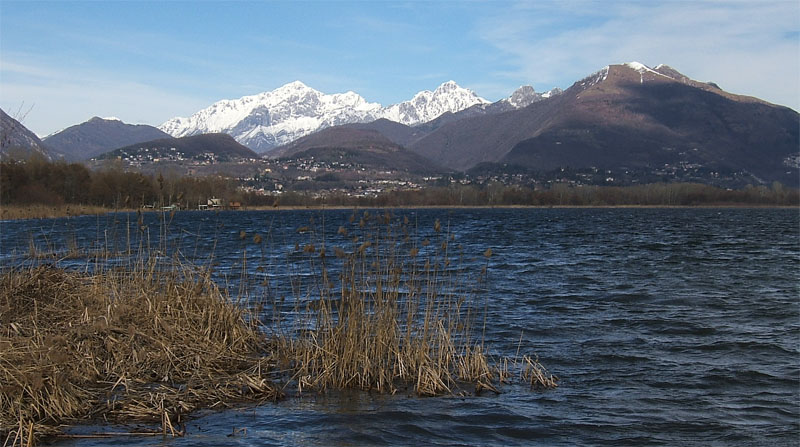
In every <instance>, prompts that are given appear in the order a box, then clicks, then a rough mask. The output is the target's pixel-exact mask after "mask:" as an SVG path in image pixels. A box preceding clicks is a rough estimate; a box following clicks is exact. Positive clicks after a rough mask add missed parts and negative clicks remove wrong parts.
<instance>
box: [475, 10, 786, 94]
mask: <svg viewBox="0 0 800 447" xmlns="http://www.w3.org/2000/svg"><path fill="white" fill-rule="evenodd" d="M798 24H800V4H798V3H797V2H795V1H777V2H752V3H750V2H748V3H744V2H677V1H675V2H659V3H656V2H603V3H597V2H568V3H559V4H555V3H550V2H546V3H544V4H542V3H537V4H534V5H531V4H530V3H522V4H519V5H518V7H517V8H513V10H512V11H511V12H505V13H499V14H497V15H495V16H493V17H490V18H488V19H486V20H484V21H482V22H481V24H480V26H479V33H480V35H481V37H482V38H483V39H485V40H486V41H487V42H490V43H491V44H492V45H494V46H495V47H496V48H497V49H498V50H500V51H502V52H503V53H504V54H506V55H507V56H508V57H510V58H511V60H512V61H513V62H512V64H513V68H512V69H511V70H505V71H497V72H496V73H494V74H495V76H498V77H501V78H503V77H505V78H508V79H514V80H517V81H523V82H524V80H527V81H528V82H536V83H539V84H546V85H558V84H559V83H561V84H563V82H564V80H565V79H569V80H572V81H574V80H577V79H579V78H580V77H582V76H584V75H586V74H589V73H590V72H592V71H594V70H597V69H599V68H601V67H603V66H605V65H607V64H609V63H618V62H626V61H631V60H638V61H640V62H643V63H645V64H650V65H655V64H659V63H665V64H669V65H671V66H673V67H675V68H677V69H679V70H681V71H683V72H684V73H685V74H687V75H688V76H691V77H694V78H698V79H700V80H713V81H715V82H717V83H719V84H720V85H721V86H722V87H723V88H725V89H727V90H729V91H731V92H734V93H741V94H750V95H755V96H759V97H762V98H765V99H767V100H770V101H773V102H777V103H781V104H785V105H788V106H790V107H794V108H795V109H797V108H798V106H800V97H799V94H798V92H800V42H798V39H797V37H796V35H797V34H796V33H797V31H798ZM559 86H562V87H564V86H566V85H559Z"/></svg>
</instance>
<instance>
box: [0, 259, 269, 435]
mask: <svg viewBox="0 0 800 447" xmlns="http://www.w3.org/2000/svg"><path fill="white" fill-rule="evenodd" d="M264 343H265V339H264V337H263V335H262V333H261V332H259V330H258V329H257V327H256V325H255V323H253V322H252V319H250V318H249V317H248V315H246V314H245V312H244V311H243V310H242V309H241V308H240V307H238V306H236V305H234V304H233V303H232V302H231V301H230V299H229V298H228V297H227V296H225V295H224V294H223V293H222V292H221V291H220V290H219V289H218V288H217V287H216V286H215V285H214V284H213V283H212V282H211V281H210V280H208V278H207V277H206V276H203V275H200V274H197V273H195V272H192V271H191V270H188V269H186V268H183V267H181V266H177V265H176V266H173V268H172V269H168V270H166V271H165V270H162V269H156V268H155V266H154V265H150V266H149V267H141V268H138V269H135V270H134V271H128V270H123V271H105V272H101V273H98V274H95V275H91V276H88V275H81V274H78V273H71V272H67V271H64V270H62V269H58V268H54V267H48V266H40V267H35V268H28V269H22V270H14V271H10V272H6V273H5V274H3V275H2V277H0V387H2V392H0V439H4V440H5V441H4V445H6V444H7V445H26V443H28V442H32V439H33V437H34V436H38V435H47V434H54V433H57V432H58V426H59V425H61V424H64V423H71V422H76V421H79V420H87V419H92V418H99V417H102V418H103V419H106V420H125V421H130V420H141V421H158V422H160V423H161V425H162V430H163V432H164V433H165V434H172V435H176V434H179V433H180V430H179V428H178V427H179V426H180V423H181V415H183V414H186V413H188V412H190V411H192V410H194V409H197V408H201V407H218V406H226V405H229V404H230V403H233V402H236V401H241V400H251V401H252V400H256V401H261V400H272V399H276V398H277V397H279V394H280V393H279V390H278V389H277V388H275V387H274V386H272V384H271V382H270V381H269V380H268V378H267V373H268V371H269V370H270V368H271V360H270V358H269V357H265V356H264V354H263V353H264V352H266V351H265V344H264Z"/></svg>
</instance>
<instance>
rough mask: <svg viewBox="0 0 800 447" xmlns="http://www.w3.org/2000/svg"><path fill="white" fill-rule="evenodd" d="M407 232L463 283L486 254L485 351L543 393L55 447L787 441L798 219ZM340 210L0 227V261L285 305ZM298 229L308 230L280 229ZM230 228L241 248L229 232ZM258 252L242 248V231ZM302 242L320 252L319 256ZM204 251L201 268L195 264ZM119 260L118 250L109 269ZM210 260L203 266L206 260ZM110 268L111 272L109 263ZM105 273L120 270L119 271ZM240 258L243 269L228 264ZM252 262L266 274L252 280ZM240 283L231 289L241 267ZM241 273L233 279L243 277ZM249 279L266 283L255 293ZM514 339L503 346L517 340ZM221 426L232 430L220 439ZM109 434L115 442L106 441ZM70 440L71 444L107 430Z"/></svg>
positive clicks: (744, 212) (642, 215)
mask: <svg viewBox="0 0 800 447" xmlns="http://www.w3.org/2000/svg"><path fill="white" fill-rule="evenodd" d="M394 214H395V215H396V216H398V217H399V218H402V217H403V216H407V217H409V219H410V221H411V222H412V225H414V226H416V228H417V230H416V231H417V237H419V238H433V237H435V235H434V232H433V226H434V222H435V220H436V219H439V220H440V221H441V224H442V227H443V231H444V232H445V233H446V234H448V235H452V237H453V240H454V241H455V243H456V244H457V245H458V246H459V249H460V251H461V252H462V253H463V255H462V256H461V259H462V262H461V263H460V264H459V265H460V266H461V267H462V268H463V270H464V272H466V274H467V275H469V272H470V271H474V272H475V273H476V274H477V273H478V271H479V270H480V269H481V268H482V266H484V265H486V263H487V261H486V259H485V258H484V257H483V253H484V251H485V250H486V249H487V248H491V249H492V252H493V254H492V257H491V258H490V259H489V260H488V283H487V284H486V290H485V291H484V293H485V294H486V298H488V316H487V320H486V321H487V328H486V340H487V344H488V345H489V346H490V347H491V349H492V353H493V354H495V355H496V356H497V357H502V356H512V357H513V356H514V355H515V353H516V352H517V350H518V348H520V347H521V349H522V351H524V352H525V353H529V354H536V355H538V357H539V360H540V361H541V363H542V364H543V365H544V366H545V367H547V369H548V370H549V371H550V372H551V373H553V374H555V375H557V376H558V377H559V378H560V382H559V387H558V388H556V389H553V390H545V391H535V390H530V389H529V388H528V387H527V386H525V385H524V384H518V383H511V384H507V385H503V386H502V388H501V391H502V393H501V394H499V395H495V394H493V393H488V394H482V395H480V396H467V397H464V396H458V397H456V396H452V397H448V396H445V397H434V398H421V397H415V396H409V395H408V394H407V393H406V394H403V393H398V394H397V395H394V396H390V395H381V394H376V393H368V392H353V391H342V392H330V393H327V394H323V395H315V394H303V395H302V396H293V397H289V398H287V399H285V400H283V401H281V402H278V403H275V404H265V405H261V406H248V407H244V408H237V409H231V410H226V411H220V412H204V413H201V414H198V415H196V417H194V418H192V419H191V420H190V421H189V423H188V424H187V435H186V436H185V437H183V438H175V439H172V438H166V439H161V438H155V439H154V438H137V437H117V438H111V439H93V440H85V439H83V440H74V441H62V442H59V443H58V444H59V445H90V446H106V445H108V446H112V445H113V446H121V445H170V446H183V445H192V446H194V445H201V446H213V445H242V446H262V445H263V446H267V445H269V446H293V445H325V446H328V445H341V446H347V445H498V446H499V445H503V446H506V445H563V446H568V445H637V446H645V445H670V446H671V445H697V446H713V445H737V446H746V445H753V446H756V445H774V446H781V445H797V443H798V439H800V213H798V211H797V210H796V209H739V208H735V209H716V208H710V209H643V208H630V209H627V208H619V209H456V210H448V209H424V210H397V211H394ZM350 215H351V211H347V210H325V211H322V210H304V211H247V212H244V211H240V212H190V211H182V212H177V213H176V214H175V215H174V216H173V217H172V218H171V219H170V218H169V216H164V217H166V219H167V220H170V222H169V225H168V227H167V226H166V225H160V224H159V214H158V213H145V214H144V216H143V221H142V223H143V224H144V225H145V226H146V227H147V228H146V230H145V231H144V232H143V231H140V230H139V226H138V223H137V222H136V219H137V217H136V215H135V214H117V215H107V216H83V217H74V218H68V219H67V218H65V219H52V220H20V221H3V222H1V223H0V259H2V263H3V266H4V267H7V266H10V265H14V264H19V263H23V262H26V261H25V254H27V253H28V252H29V247H30V243H31V241H33V243H34V244H35V245H36V247H37V250H38V251H41V252H45V251H55V252H58V253H59V254H63V255H64V256H63V257H64V258H65V259H63V260H61V261H59V262H60V264H61V265H64V266H67V267H70V268H86V266H87V265H89V264H90V263H87V261H86V260H85V259H80V258H77V259H69V257H68V256H66V255H67V254H68V253H69V251H68V248H69V247H101V246H102V247H111V248H114V249H117V251H120V252H121V251H123V250H124V248H125V247H126V246H133V247H137V246H138V245H139V244H140V243H141V244H142V245H149V246H150V247H151V248H152V247H161V248H163V251H164V252H166V254H168V253H169V252H170V251H172V252H174V251H175V250H180V252H181V253H182V255H183V256H184V257H185V258H186V259H189V260H190V261H192V262H197V263H200V264H204V263H208V262H213V263H215V271H216V275H217V280H218V281H219V282H220V283H221V284H225V285H226V286H227V287H229V288H230V289H231V290H232V292H233V293H236V292H237V290H241V289H242V287H243V286H245V284H242V281H244V282H246V283H247V284H246V287H247V289H248V290H249V291H250V293H252V294H255V295H258V294H291V293H292V289H291V286H290V285H289V283H290V282H291V280H292V278H302V277H303V276H304V275H306V274H307V273H304V271H303V267H302V266H303V258H302V256H299V255H298V254H297V250H296V249H295V248H296V246H300V245H302V244H303V243H305V242H306V241H308V240H309V238H314V239H315V240H316V241H325V242H326V243H330V244H334V243H335V242H336V240H337V239H336V237H337V229H338V228H339V226H340V225H343V224H345V223H346V222H347V221H348V218H349V217H350ZM303 226H307V227H309V229H310V231H311V234H309V233H304V232H303V233H298V232H297V229H298V228H300V227H303ZM242 231H244V232H245V233H246V236H245V239H244V240H243V239H240V233H241V232H242ZM255 234H259V235H261V236H262V237H263V239H264V242H263V243H262V244H261V245H260V248H256V247H255V245H254V244H252V242H248V241H252V239H251V238H252V236H253V235H255ZM317 243H319V242H317ZM212 253H213V256H212ZM122 258H124V256H122V255H120V259H122ZM212 258H213V261H209V259H212ZM111 261H112V262H114V260H113V259H112V260H111ZM120 262H122V261H120ZM243 262H244V264H243ZM264 265H267V266H269V268H267V269H260V270H259V269H257V267H259V266H264ZM243 270H244V271H246V272H247V275H246V276H245V275H242V274H241V272H242V271H243ZM243 278H244V279H243ZM264 278H269V279H270V283H271V284H272V285H271V286H270V287H271V288H270V289H269V290H266V291H258V287H259V284H260V283H261V280H262V279H264ZM520 340H521V341H520ZM245 428H246V432H245V431H244V430H238V431H237V433H236V434H235V436H233V432H234V430H235V429H245ZM122 429H124V428H122ZM122 429H121V428H119V427H77V428H75V429H74V430H73V432H76V433H83V432H94V431H101V430H122Z"/></svg>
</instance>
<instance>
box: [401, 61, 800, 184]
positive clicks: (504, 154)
mask: <svg viewBox="0 0 800 447" xmlns="http://www.w3.org/2000/svg"><path fill="white" fill-rule="evenodd" d="M798 129H800V117H799V116H798V114H797V112H795V111H793V110H791V109H788V108H786V107H780V106H775V105H772V104H768V103H766V102H764V101H761V100H758V99H756V98H751V97H746V96H739V95H733V94H730V93H727V92H724V91H722V90H720V89H719V88H718V87H717V86H716V85H714V84H711V83H700V82H697V81H693V80H691V79H689V78H687V77H685V76H683V75H680V73H678V72H677V71H675V70H674V69H671V68H669V67H666V66H659V67H657V68H656V69H650V68H647V67H645V66H643V65H641V64H635V63H633V64H624V65H612V66H610V67H607V68H606V69H604V70H601V71H600V72H598V73H595V74H593V75H591V76H589V77H587V78H585V79H582V80H581V81H578V82H576V83H575V84H574V85H573V86H572V87H570V88H569V89H567V90H566V91H565V92H564V93H563V94H561V95H558V96H554V97H551V98H549V99H546V100H543V101H539V102H536V103H534V104H531V105H530V106H528V107H526V108H524V109H521V110H516V111H510V112H506V113H502V114H498V115H489V116H481V117H475V118H469V119H465V120H461V121H458V122H455V123H450V124H447V125H444V126H442V127H441V128H440V129H438V130H436V131H435V132H433V133H431V134H430V135H428V136H427V137H425V138H423V139H422V140H420V141H419V142H417V143H415V144H414V145H412V146H411V149H412V150H414V151H416V152H418V153H420V154H422V155H424V156H427V157H429V158H431V159H433V160H434V161H438V162H439V163H440V164H442V165H444V166H448V167H452V168H455V169H460V170H464V169H469V168H470V167H472V166H475V165H476V164H478V163H481V162H494V163H509V164H517V165H521V166H525V167H528V168H531V169H536V170H551V169H555V168H558V167H567V166H569V167H573V168H584V167H592V166H595V167H606V168H612V167H614V168H619V167H650V168H657V167H662V166H664V165H665V164H681V163H682V164H687V163H689V164H696V165H702V166H703V167H707V168H718V169H730V170H745V171H747V172H750V173H752V174H753V175H755V176H756V177H757V178H759V179H761V180H763V181H766V182H769V181H774V180H779V181H782V182H787V183H791V182H792V181H793V180H794V183H796V179H797V176H798V171H797V168H796V167H793V166H792V163H791V162H787V160H789V161H790V160H792V159H793V157H796V155H797V154H798V148H799V147H800V140H799V139H798V137H799V136H798Z"/></svg>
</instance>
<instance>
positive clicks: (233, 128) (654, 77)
mask: <svg viewBox="0 0 800 447" xmlns="http://www.w3.org/2000/svg"><path fill="white" fill-rule="evenodd" d="M2 118H3V149H4V150H5V149H6V148H7V147H8V146H9V145H16V146H26V145H27V146H30V147H31V148H33V150H36V151H38V152H41V153H44V154H50V153H51V150H53V149H56V150H57V151H58V153H57V154H56V155H55V157H56V158H57V157H65V158H68V159H85V158H87V157H89V156H91V154H96V153H97V152H101V151H109V150H111V149H114V148H118V147H120V146H126V147H124V149H125V151H126V152H125V153H126V154H128V156H134V155H132V154H133V153H132V152H131V151H135V149H136V148H138V149H142V150H145V149H151V150H155V148H160V149H159V151H160V150H161V149H164V148H166V150H170V148H172V147H176V146H175V144H176V143H175V142H176V139H175V138H172V137H169V138H165V136H166V134H170V135H172V136H173V137H180V138H183V137H186V136H199V135H203V134H207V133H222V134H227V135H230V136H231V137H232V138H228V139H225V138H222V137H220V136H216V137H211V138H206V139H203V138H201V139H197V140H190V141H191V144H189V147H190V148H191V149H190V150H189V152H187V153H186V156H195V155H192V154H193V153H194V152H197V151H200V153H214V154H216V153H217V152H218V151H219V154H222V157H241V158H253V157H254V154H253V153H252V152H251V151H250V150H242V147H239V145H240V144H242V145H244V146H248V147H249V148H250V149H253V150H255V151H256V152H261V153H263V154H264V155H265V157H269V158H278V157H298V156H302V155H303V154H305V155H307V156H314V157H315V158H316V159H331V160H333V159H334V158H337V159H339V160H343V159H345V158H347V159H348V160H351V161H353V160H358V159H359V157H361V158H363V160H361V161H368V163H366V164H367V165H370V166H372V165H375V166H378V165H381V166H384V167H386V168H389V169H400V170H405V169H409V170H419V172H430V171H431V170H432V169H435V170H439V171H440V172H447V171H468V170H471V169H475V168H476V167H479V166H483V167H487V166H488V167H491V166H501V167H502V166H510V167H514V168H515V169H517V168H522V169H526V170H529V171H532V172H533V171H538V172H544V171H550V170H555V169H558V168H565V167H569V168H577V169H582V168H595V169H598V168H599V169H615V170H616V169H623V170H625V169H628V168H631V169H645V170H660V169H672V168H674V167H675V166H681V167H683V168H684V169H695V168H702V169H704V170H706V172H711V173H712V174H713V172H714V170H719V171H728V172H739V173H743V174H744V177H747V178H749V179H751V180H753V181H755V182H756V183H768V182H772V181H776V180H777V181H780V182H783V183H785V184H788V185H792V186H797V185H798V183H800V181H799V180H800V135H799V134H800V115H798V113H797V112H796V111H794V110H792V109H789V108H787V107H782V106H777V105H774V104H770V103H767V102H765V101H762V100H760V99H757V98H753V97H747V96H740V95H736V94H732V93H729V92H726V91H724V90H722V89H721V88H720V87H719V86H718V85H716V84H714V83H713V82H699V81H696V80H693V79H690V78H689V77H687V76H685V75H683V74H681V73H680V72H678V71H677V70H675V69H673V68H671V67H669V66H667V65H658V66H656V67H653V68H651V67H648V66H645V65H644V64H640V63H637V62H631V63H625V64H617V65H609V66H606V67H604V68H602V69H601V70H599V71H597V72H595V73H593V74H591V75H589V76H587V77H585V78H584V79H581V80H579V81H577V82H575V83H574V84H573V85H572V86H570V87H569V88H568V89H566V90H564V91H562V90H560V89H553V90H551V91H549V92H545V93H537V92H535V91H534V90H533V88H532V87H529V86H523V87H521V88H519V89H518V90H516V91H515V92H513V93H512V94H511V95H510V96H509V97H508V98H505V99H501V100H500V101H497V102H494V103H490V102H489V101H486V100H485V99H483V98H481V97H479V96H478V95H476V94H475V93H474V92H472V91H471V90H468V89H464V88H462V87H459V86H458V85H457V84H456V83H455V82H452V81H449V82H445V83H444V84H442V85H440V86H439V87H437V88H436V89H435V90H433V91H423V92H420V93H418V94H416V95H414V97H413V98H412V99H411V100H409V101H405V102H402V103H399V104H394V105H390V106H387V107H383V106H381V105H380V104H376V103H369V102H367V101H366V100H364V99H363V98H362V97H361V96H359V95H358V94H356V93H353V92H347V93H343V94H333V95H328V94H324V93H321V92H319V91H317V90H314V89H312V88H310V87H308V86H306V85H305V84H303V83H301V82H292V83H290V84H287V85H284V86H282V87H280V88H278V89H276V90H273V91H271V92H264V93H260V94H258V95H252V96H245V97H242V98H240V99H237V100H223V101H219V102H217V103H215V104H213V105H211V106H210V107H208V108H206V109H203V110H200V111H198V112H197V113H195V114H193V115H192V116H190V117H188V118H173V119H171V120H169V121H167V122H166V123H164V124H162V125H161V126H160V129H161V130H158V129H156V128H154V127H152V126H133V125H129V124H124V123H122V122H120V121H118V120H110V119H100V118H93V119H91V120H89V121H87V122H85V123H82V124H80V125H77V126H72V127H70V128H68V129H65V130H64V131H62V132H59V133H56V134H54V135H51V136H49V137H47V138H45V140H44V142H42V141H41V140H39V139H38V138H37V137H36V135H34V134H32V133H30V132H29V131H27V129H24V126H22V125H21V124H20V123H19V122H17V121H15V120H13V119H12V118H11V117H8V115H6V114H5V113H3V114H2ZM153 138H155V140H154V139H153ZM233 139H235V140H236V141H238V143H237V145H236V146H232V144H231V143H232V142H234V141H233ZM136 140H138V141H136ZM181 141H183V140H181ZM177 144H179V145H180V144H184V143H183V142H181V143H177ZM134 146H135V147H134ZM201 146H202V147H201ZM234 147H235V149H233V148H234ZM48 148H49V149H48ZM195 149H197V150H195ZM201 149H202V150H201ZM245 149H246V148H245ZM176 150H177V147H176ZM52 152H53V153H55V151H52ZM145 152H146V151H145ZM156 152H158V151H156ZM156 152H152V151H151V152H150V154H154V153H156ZM326 152H330V153H331V154H327V153H326ZM117 154H118V155H119V153H117ZM357 162H359V163H360V161H357ZM492 169H494V168H492ZM748 181H749V180H748Z"/></svg>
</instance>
